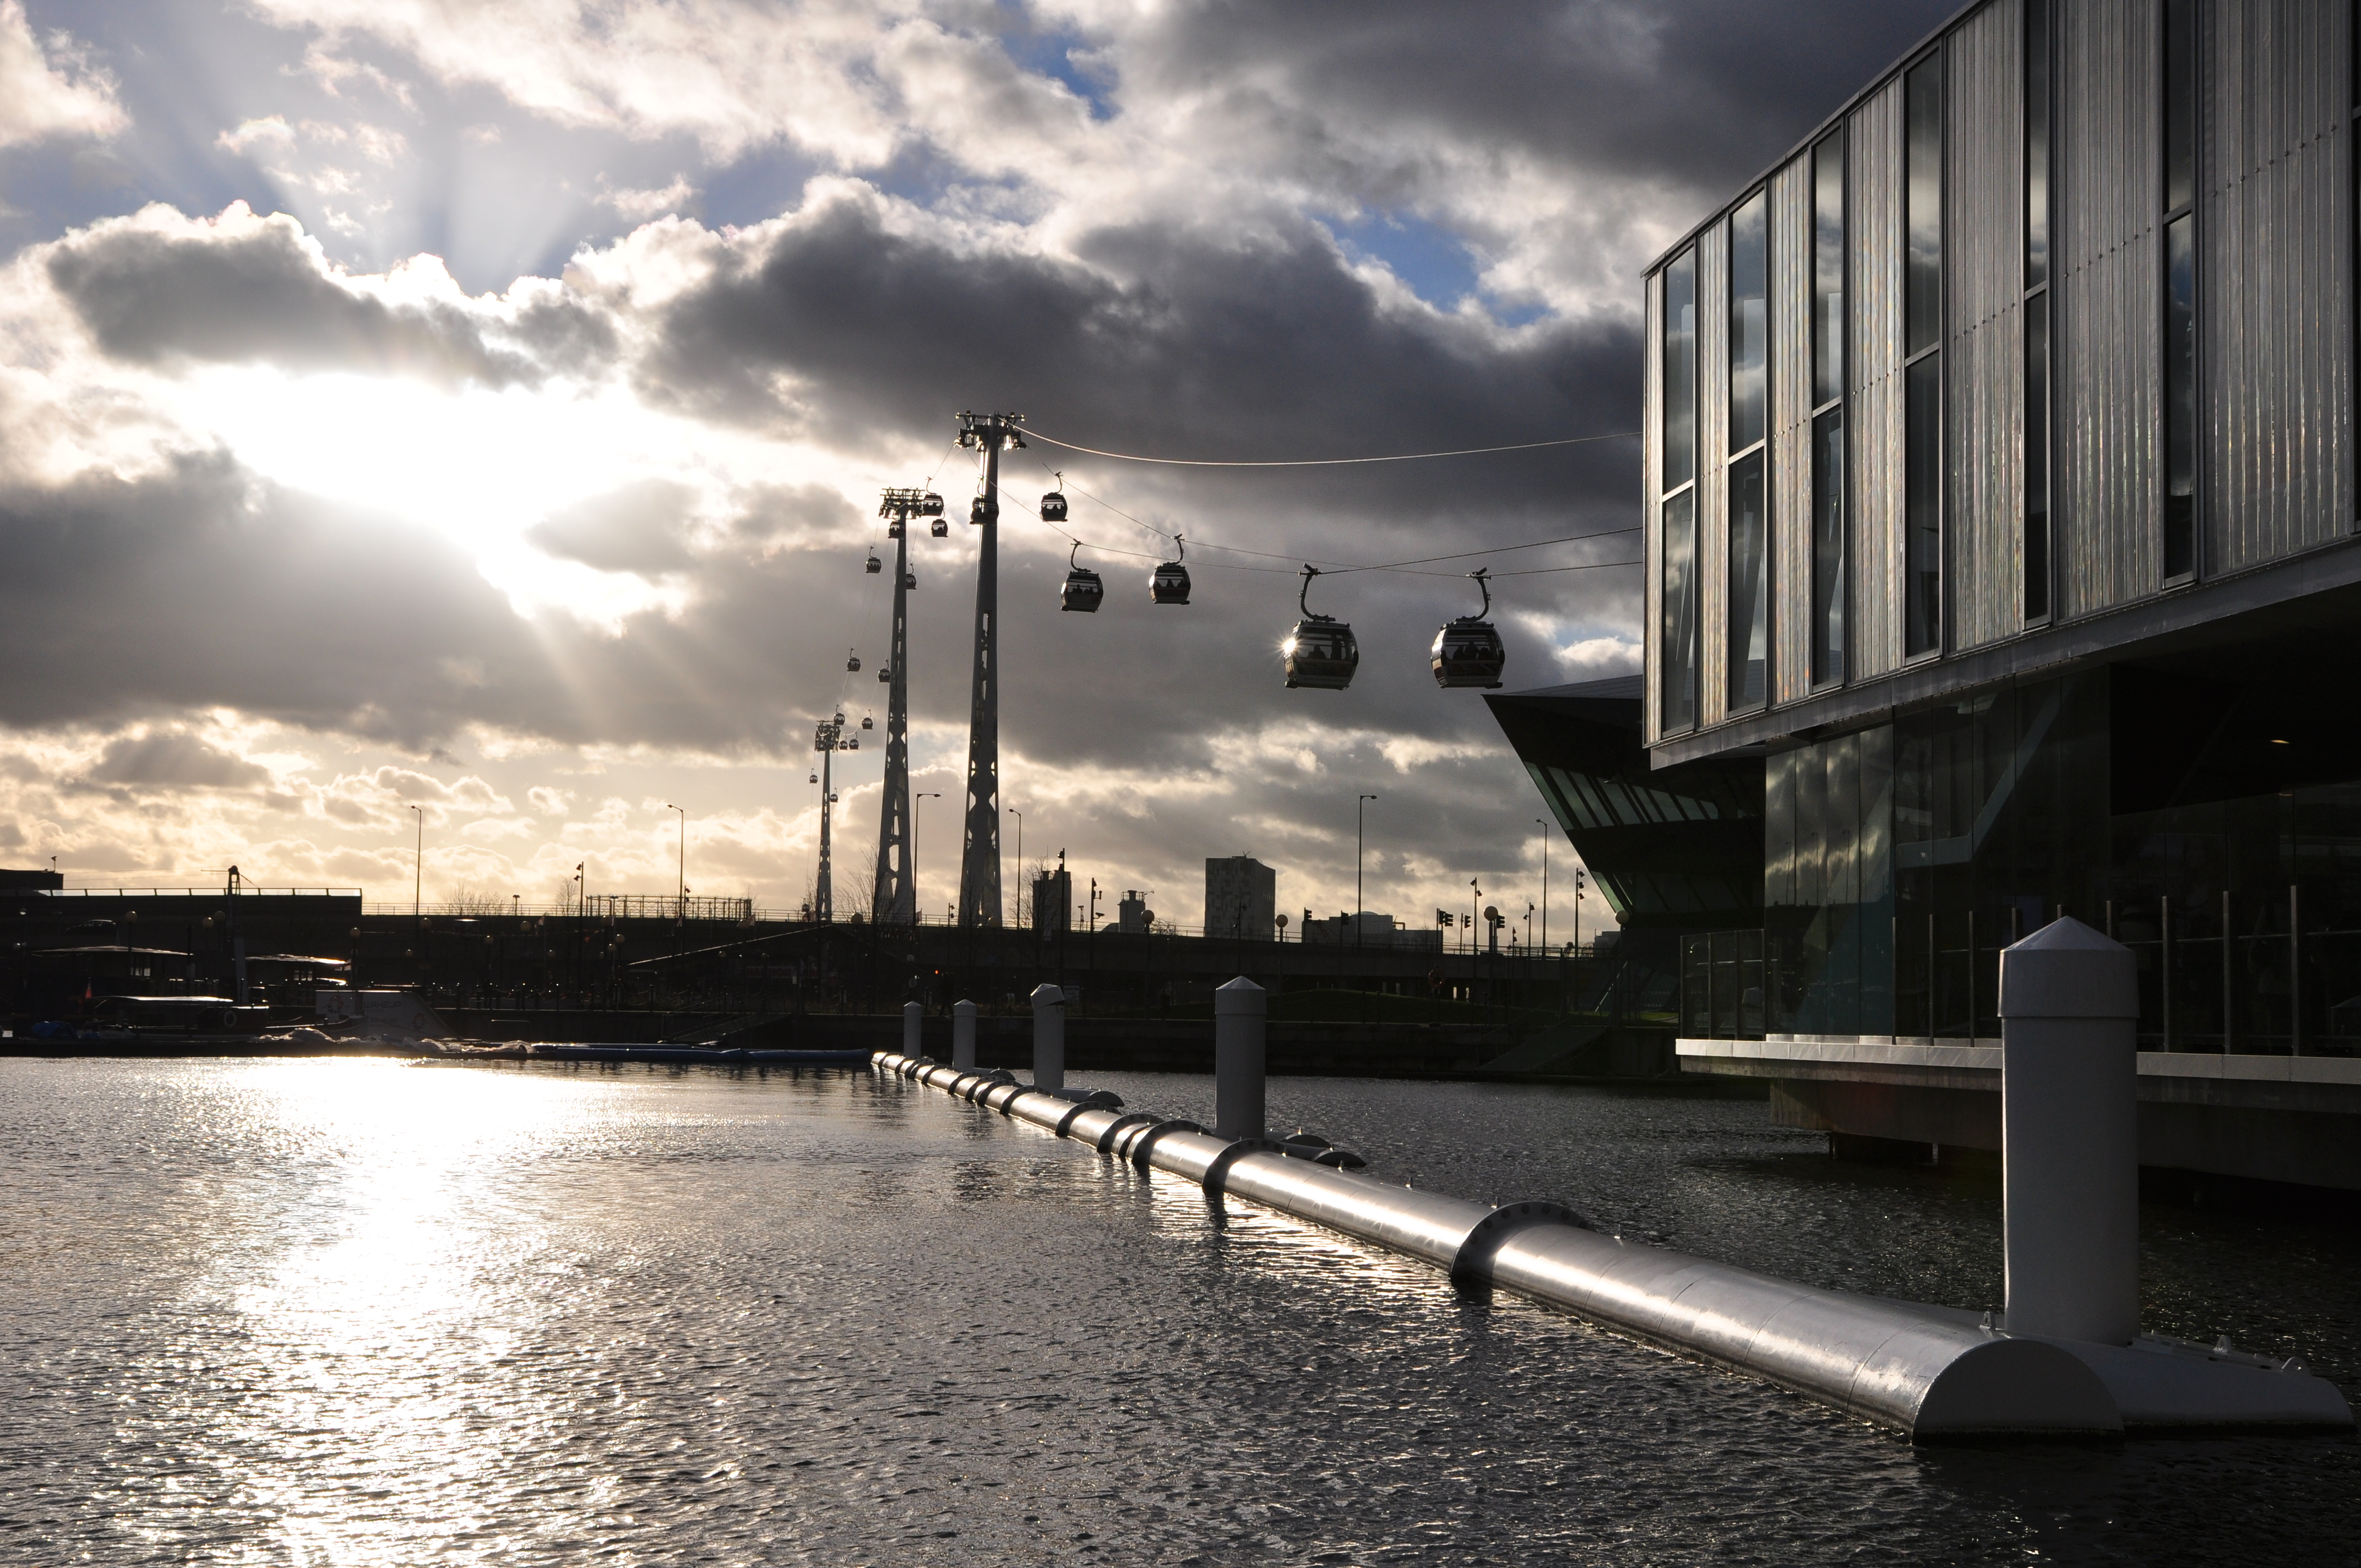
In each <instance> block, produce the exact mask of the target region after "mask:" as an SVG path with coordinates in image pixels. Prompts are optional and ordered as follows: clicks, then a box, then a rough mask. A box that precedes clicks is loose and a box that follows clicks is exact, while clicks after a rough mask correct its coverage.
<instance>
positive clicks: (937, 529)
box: [927, 518, 951, 539]
mask: <svg viewBox="0 0 2361 1568" xmlns="http://www.w3.org/2000/svg"><path fill="white" fill-rule="evenodd" d="M927 532H928V533H931V534H933V535H934V536H935V537H936V538H938V539H949V538H950V536H951V525H950V523H948V522H945V521H943V520H942V519H941V518H937V519H935V521H932V522H930V523H928V524H927Z"/></svg>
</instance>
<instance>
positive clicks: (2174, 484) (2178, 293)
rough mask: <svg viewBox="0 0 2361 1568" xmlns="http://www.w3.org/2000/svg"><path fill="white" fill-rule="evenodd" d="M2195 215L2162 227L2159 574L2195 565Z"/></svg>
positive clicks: (2171, 574)
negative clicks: (2161, 523)
mask: <svg viewBox="0 0 2361 1568" xmlns="http://www.w3.org/2000/svg"><path fill="white" fill-rule="evenodd" d="M2194 225H2195V220H2194V219H2193V218H2190V217H2180V218H2175V219H2174V220H2173V221H2172V222H2171V223H2170V224H2168V225H2165V231H2164V293H2165V299H2164V448H2165V450H2164V468H2165V483H2164V575H2165V576H2167V577H2179V576H2186V575H2187V574H2189V573H2190V572H2192V571H2194V570H2196V567H2197V258H2196V232H2195V227H2194Z"/></svg>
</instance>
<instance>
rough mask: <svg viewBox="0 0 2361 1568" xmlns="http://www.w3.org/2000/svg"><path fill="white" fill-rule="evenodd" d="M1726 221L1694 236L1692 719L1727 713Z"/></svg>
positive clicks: (1705, 720)
mask: <svg viewBox="0 0 2361 1568" xmlns="http://www.w3.org/2000/svg"><path fill="white" fill-rule="evenodd" d="M1729 385H1730V225H1728V224H1726V223H1724V224H1716V225H1713V227H1711V228H1709V229H1708V230H1706V231H1705V233H1704V234H1703V235H1701V236H1698V239H1697V588H1698V592H1697V615H1698V618H1699V635H1698V638H1697V666H1698V667H1697V723H1698V724H1699V725H1700V726H1703V725H1708V724H1719V723H1720V722H1721V720H1722V719H1723V718H1726V717H1727V716H1728V714H1729V711H1730V681H1729V677H1728V674H1727V673H1726V672H1727V670H1728V668H1729V659H1728V652H1727V651H1728V649H1729V647H1730V613H1729V609H1728V608H1727V607H1728V605H1729V600H1730V593H1729V588H1730V582H1729V579H1730V508H1729V505H1728V497H1729V495H1730V451H1729V448H1730V400H1729V398H1728V397H1727V396H1725V395H1724V394H1725V392H1726V390H1727V389H1728V388H1729Z"/></svg>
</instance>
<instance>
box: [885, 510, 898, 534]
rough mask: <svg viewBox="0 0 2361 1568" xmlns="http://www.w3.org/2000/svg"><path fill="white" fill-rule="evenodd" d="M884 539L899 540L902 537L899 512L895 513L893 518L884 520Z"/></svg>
mask: <svg viewBox="0 0 2361 1568" xmlns="http://www.w3.org/2000/svg"><path fill="white" fill-rule="evenodd" d="M885 537H886V538H888V539H899V538H901V537H902V514H901V513H900V512H895V514H894V515H893V516H891V517H889V518H887V519H886V520H885Z"/></svg>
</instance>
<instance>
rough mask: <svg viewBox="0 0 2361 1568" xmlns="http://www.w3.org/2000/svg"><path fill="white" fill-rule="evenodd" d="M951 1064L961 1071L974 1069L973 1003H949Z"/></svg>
mask: <svg viewBox="0 0 2361 1568" xmlns="http://www.w3.org/2000/svg"><path fill="white" fill-rule="evenodd" d="M951 1066H953V1067H955V1068H957V1069H959V1070H960V1071H961V1072H973V1071H974V1070H975V1003H972V1002H954V1003H951Z"/></svg>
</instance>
